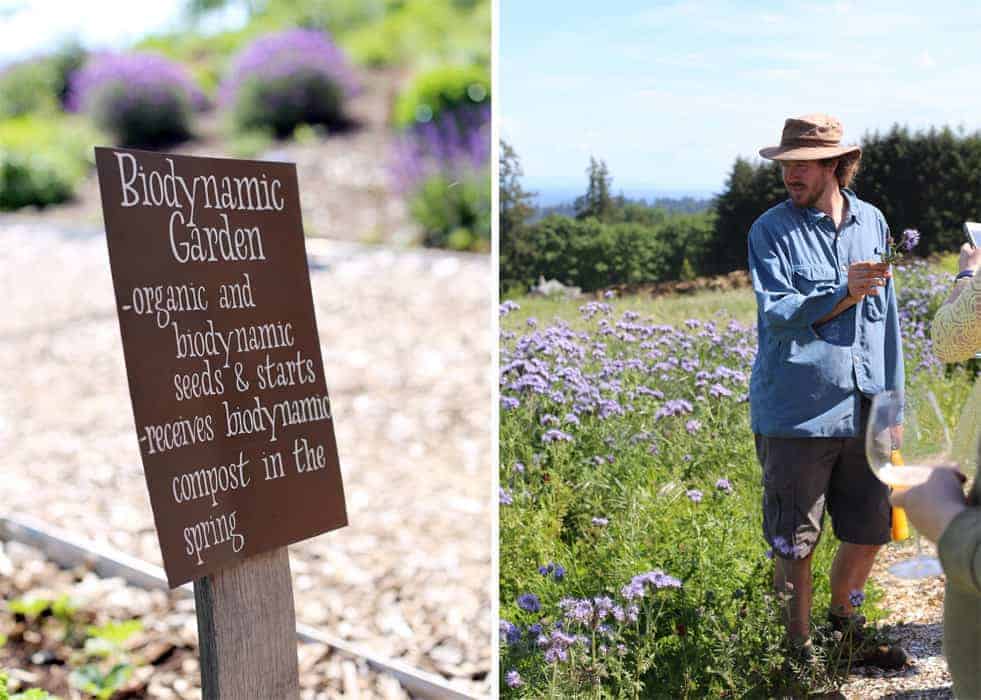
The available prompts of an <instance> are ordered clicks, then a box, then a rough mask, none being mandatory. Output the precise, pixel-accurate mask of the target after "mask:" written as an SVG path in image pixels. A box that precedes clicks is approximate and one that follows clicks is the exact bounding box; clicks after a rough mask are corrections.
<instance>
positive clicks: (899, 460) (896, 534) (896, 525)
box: [889, 450, 909, 542]
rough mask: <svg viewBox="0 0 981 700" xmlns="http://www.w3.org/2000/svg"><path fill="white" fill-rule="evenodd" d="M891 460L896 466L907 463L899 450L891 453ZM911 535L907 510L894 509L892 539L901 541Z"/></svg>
mask: <svg viewBox="0 0 981 700" xmlns="http://www.w3.org/2000/svg"><path fill="white" fill-rule="evenodd" d="M889 462H890V463H891V464H892V465H893V466H895V467H901V466H903V465H904V464H905V462H904V461H903V454H902V452H900V451H899V450H893V451H892V452H891V453H890V454H889ZM907 537H909V524H908V523H907V522H906V511H905V510H903V509H902V508H893V509H892V541H893V542H899V541H900V540H905V539H906V538H907Z"/></svg>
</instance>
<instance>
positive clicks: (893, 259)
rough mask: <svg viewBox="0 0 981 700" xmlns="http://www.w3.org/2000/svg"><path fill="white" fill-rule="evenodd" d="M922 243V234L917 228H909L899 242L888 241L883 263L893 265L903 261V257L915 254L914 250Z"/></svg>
mask: <svg viewBox="0 0 981 700" xmlns="http://www.w3.org/2000/svg"><path fill="white" fill-rule="evenodd" d="M919 242H920V232H919V231H917V230H916V229H915V228H908V229H906V230H905V231H903V235H902V237H900V239H899V241H898V242H897V241H896V240H894V239H893V237H892V236H890V237H889V239H888V245H887V247H886V251H885V253H883V254H882V262H884V263H887V264H889V265H893V264H895V263H897V262H899V261H900V260H902V259H903V256H905V255H907V254H908V253H912V252H913V248H915V247H916V246H917V244H919Z"/></svg>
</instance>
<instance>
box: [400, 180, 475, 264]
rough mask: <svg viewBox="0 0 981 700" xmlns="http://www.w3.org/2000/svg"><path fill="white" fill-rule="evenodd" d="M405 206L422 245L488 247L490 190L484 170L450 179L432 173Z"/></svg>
mask: <svg viewBox="0 0 981 700" xmlns="http://www.w3.org/2000/svg"><path fill="white" fill-rule="evenodd" d="M409 208H410V210H411V212H412V216H413V218H414V219H415V220H416V222H418V223H419V225H420V226H421V227H422V229H423V232H424V233H423V244H424V245H427V246H432V247H438V248H451V249H453V250H474V251H487V250H490V236H491V224H490V222H491V191H490V179H489V175H488V174H487V173H486V172H485V173H483V174H472V175H469V176H465V177H462V178H460V179H458V180H453V181H451V180H450V179H449V178H447V177H446V176H445V175H434V176H432V177H430V178H429V179H427V180H426V181H425V182H424V183H423V184H422V186H421V187H420V188H419V189H418V190H417V191H416V192H415V193H414V194H413V196H412V197H411V198H410V200H409Z"/></svg>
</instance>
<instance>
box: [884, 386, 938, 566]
mask: <svg viewBox="0 0 981 700" xmlns="http://www.w3.org/2000/svg"><path fill="white" fill-rule="evenodd" d="M952 453H953V441H952V440H951V437H950V430H949V429H948V428H947V423H946V421H945V420H944V417H943V412H942V411H941V410H940V406H939V404H938V403H937V397H936V396H934V395H933V393H932V392H930V391H924V392H918V393H917V394H905V393H903V392H899V391H886V392H883V393H881V394H877V395H876V396H875V397H873V399H872V408H871V412H870V414H869V420H868V425H867V426H866V428H865V455H866V457H867V458H868V461H869V466H870V467H871V468H872V471H873V472H874V473H875V475H876V477H877V478H878V479H879V480H880V481H881V482H883V483H884V484H886V485H888V486H891V487H892V488H893V490H900V489H908V488H910V487H912V486H916V485H917V484H922V483H923V482H924V481H926V480H927V479H928V478H930V473H931V472H932V470H933V469H937V468H949V467H950V466H951V462H952ZM896 511H900V509H898V508H897V509H896ZM893 517H895V518H903V519H905V514H904V513H902V512H901V511H900V512H897V513H894V515H893ZM889 572H890V573H891V574H893V575H894V576H897V577H899V578H906V579H918V578H925V577H927V576H937V575H939V574H941V573H943V569H942V568H941V566H940V561H939V560H938V559H937V558H936V557H932V556H929V555H926V554H923V551H922V549H921V544H920V534H919V533H918V532H917V533H916V556H915V557H913V558H912V559H909V560H907V561H901V562H898V563H896V564H893V565H892V566H891V567H889Z"/></svg>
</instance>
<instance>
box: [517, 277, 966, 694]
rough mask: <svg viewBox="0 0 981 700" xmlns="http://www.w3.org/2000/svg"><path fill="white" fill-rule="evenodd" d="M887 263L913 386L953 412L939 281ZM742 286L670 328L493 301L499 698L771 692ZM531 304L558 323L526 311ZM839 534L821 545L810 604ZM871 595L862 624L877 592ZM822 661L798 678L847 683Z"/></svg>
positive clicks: (822, 592) (961, 389)
mask: <svg viewBox="0 0 981 700" xmlns="http://www.w3.org/2000/svg"><path fill="white" fill-rule="evenodd" d="M896 274H897V284H898V288H899V294H900V299H901V315H902V321H903V326H904V330H905V343H906V356H907V367H908V372H909V381H910V383H915V384H917V385H918V386H929V387H930V388H932V389H933V391H934V393H935V394H936V395H937V396H938V397H941V396H942V397H944V398H943V399H942V403H943V407H944V410H945V411H946V412H947V413H948V416H950V417H951V418H953V417H954V416H956V415H957V412H958V409H959V406H960V404H961V403H962V402H963V401H964V400H965V398H966V396H967V390H968V386H969V385H968V373H969V372H973V371H974V369H975V368H955V369H953V370H950V369H948V370H945V369H944V368H943V366H942V365H941V364H940V363H939V362H938V361H937V360H936V358H935V357H934V356H933V353H932V351H931V346H930V340H929V319H930V318H931V316H932V313H933V312H934V310H935V309H936V306H937V305H939V303H940V301H941V300H942V298H943V296H944V295H945V294H946V292H947V290H948V288H949V287H948V280H949V275H948V274H947V273H946V272H943V271H942V270H941V269H940V267H938V266H932V267H931V266H929V265H927V263H925V262H922V261H917V262H913V263H908V264H906V265H905V266H900V267H897V272H896ZM751 297H752V295H751V292H748V291H745V290H744V291H740V292H730V293H727V294H725V295H719V296H717V297H716V299H717V301H719V302H720V303H719V304H718V305H717V308H716V309H715V310H714V311H713V312H710V313H707V314H704V315H703V316H702V317H700V318H690V319H682V320H680V321H679V320H674V319H672V320H673V321H674V322H671V323H665V322H664V320H663V317H662V318H660V319H656V320H655V319H654V318H652V316H651V314H650V313H649V311H650V308H651V304H650V302H645V301H644V300H642V299H639V298H623V299H619V298H616V297H613V296H610V298H605V299H603V300H593V301H586V302H582V301H578V302H577V301H567V302H558V303H556V302H542V301H539V300H535V299H527V300H521V301H520V302H515V301H510V300H509V301H505V302H504V303H503V304H502V305H501V311H500V313H501V333H502V337H501V370H500V387H501V436H500V465H501V474H500V484H501V486H500V523H501V525H500V533H501V535H500V536H501V582H500V592H501V618H502V619H501V621H500V633H501V634H500V643H501V682H502V688H501V690H502V694H503V695H505V696H509V697H530V696H541V695H547V696H550V697H574V696H576V697H578V696H585V695H590V696H595V697H671V698H680V697H709V696H711V697H746V696H752V697H755V696H764V695H765V696H770V695H772V694H774V693H777V692H779V690H780V688H781V687H783V686H781V685H780V683H781V682H782V681H781V676H782V675H784V674H782V670H785V659H784V655H783V652H782V648H781V638H782V627H781V625H780V623H779V619H780V618H779V610H780V605H781V600H780V599H778V598H777V597H775V596H773V595H772V594H771V593H770V592H769V588H770V584H769V581H770V577H771V572H772V568H771V567H772V564H771V562H770V556H771V554H770V552H768V551H767V545H766V544H765V542H764V540H763V538H762V533H761V525H760V518H761V516H760V515H759V508H760V506H759V504H760V500H761V492H760V474H759V467H758V464H757V461H756V457H755V452H754V448H753V439H752V434H751V432H750V430H749V415H748V414H749V412H748V403H747V399H748V393H747V392H748V382H749V375H750V371H751V368H752V364H753V360H754V357H755V352H756V335H755V328H754V327H753V325H752V324H751V323H748V322H747V317H748V316H749V314H747V309H748V308H751V304H752V301H751ZM679 305H681V304H679ZM522 307H524V308H522ZM730 307H732V308H734V309H737V310H738V312H737V314H738V317H739V318H736V317H734V316H733V315H732V314H731V313H730V312H729V311H727V309H728V308H730ZM536 308H537V309H539V310H547V311H549V312H551V313H553V314H554V318H551V319H550V320H547V321H546V320H543V319H542V320H540V319H536V318H535V317H533V316H532V315H531V314H532V313H534V310H535V309H536ZM971 376H973V375H971ZM793 390H794V388H793V387H788V391H793ZM832 539H833V538H832V537H825V538H823V542H822V544H821V546H820V547H819V549H818V551H817V553H816V555H815V572H816V576H815V610H816V611H817V612H818V613H819V614H820V611H821V609H822V607H824V606H826V605H827V601H828V596H829V591H828V590H827V576H826V573H827V570H828V567H829V566H830V561H831V554H832V553H833V545H832V543H831V540H832ZM822 574H824V575H822ZM867 593H868V598H867V602H866V604H865V606H866V613H867V614H868V615H869V617H870V619H873V620H874V619H876V618H877V617H881V615H882V611H879V610H878V609H877V608H876V605H875V602H876V600H877V598H878V595H877V592H876V591H875V590H874V589H870V590H869V591H868V592H867ZM815 619H819V618H818V617H817V616H816V617H815ZM829 666H830V667H831V668H832V670H831V671H829V675H827V676H823V677H821V678H817V677H814V676H810V677H804V678H801V679H799V682H801V683H803V685H804V690H818V689H820V688H825V689H826V688H827V687H828V685H829V684H831V685H834V684H835V683H836V682H837V680H840V675H839V676H835V670H834V668H835V665H834V664H829Z"/></svg>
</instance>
